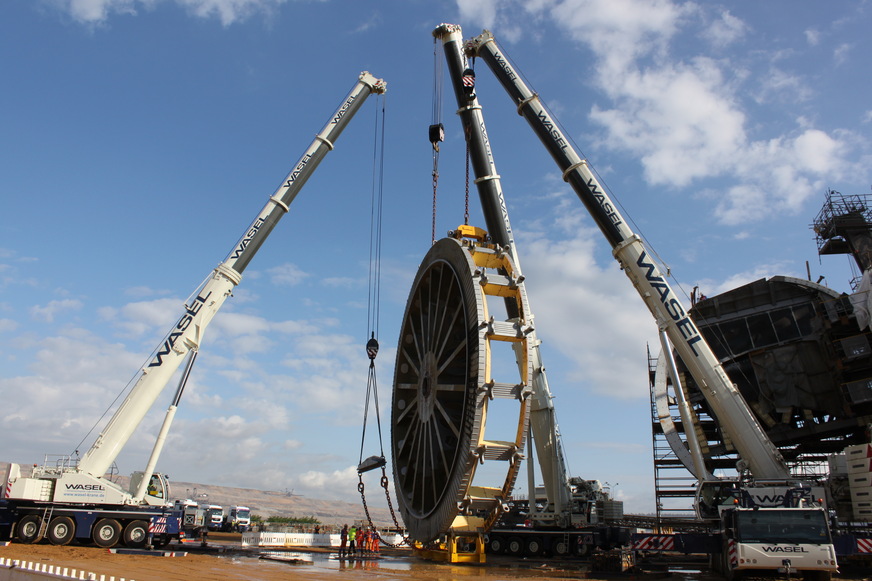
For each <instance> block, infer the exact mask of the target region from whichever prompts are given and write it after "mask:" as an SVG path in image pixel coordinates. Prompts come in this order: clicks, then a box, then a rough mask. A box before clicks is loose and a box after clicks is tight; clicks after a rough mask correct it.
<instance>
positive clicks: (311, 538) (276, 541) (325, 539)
mask: <svg viewBox="0 0 872 581" xmlns="http://www.w3.org/2000/svg"><path fill="white" fill-rule="evenodd" d="M402 542H403V536H402V535H383V536H382V541H381V543H382V546H384V545H385V544H388V543H389V544H392V545H397V544H399V543H402ZM339 543H340V541H339V534H338V533H334V534H323V533H322V534H317V535H316V534H315V533H271V532H258V533H252V532H249V533H242V546H243V547H325V548H339Z"/></svg>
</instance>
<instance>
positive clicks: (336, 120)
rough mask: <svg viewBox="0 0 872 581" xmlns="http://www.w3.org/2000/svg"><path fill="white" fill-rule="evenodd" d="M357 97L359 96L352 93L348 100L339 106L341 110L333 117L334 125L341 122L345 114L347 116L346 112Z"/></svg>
mask: <svg viewBox="0 0 872 581" xmlns="http://www.w3.org/2000/svg"><path fill="white" fill-rule="evenodd" d="M356 99H357V97H356V96H354V95H352V96H351V97H349V98H348V100H347V101H345V103H343V104H342V107H340V108H339V111H337V112H336V115H335V116H334V117H333V121H331V123H333V125H336V124H337V123H339V120H340V119H342V117H343V116H345V113H346V112H348V108H349V107H351V104H352V103H354V101H355V100H356Z"/></svg>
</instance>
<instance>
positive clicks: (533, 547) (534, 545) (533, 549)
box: [524, 537, 544, 557]
mask: <svg viewBox="0 0 872 581" xmlns="http://www.w3.org/2000/svg"><path fill="white" fill-rule="evenodd" d="M543 548H544V547H543V545H542V539H541V538H540V537H533V538H531V539H527V547H526V549H525V550H524V553H525V554H526V555H527V556H528V557H536V556H538V555H541V554H542V549H543Z"/></svg>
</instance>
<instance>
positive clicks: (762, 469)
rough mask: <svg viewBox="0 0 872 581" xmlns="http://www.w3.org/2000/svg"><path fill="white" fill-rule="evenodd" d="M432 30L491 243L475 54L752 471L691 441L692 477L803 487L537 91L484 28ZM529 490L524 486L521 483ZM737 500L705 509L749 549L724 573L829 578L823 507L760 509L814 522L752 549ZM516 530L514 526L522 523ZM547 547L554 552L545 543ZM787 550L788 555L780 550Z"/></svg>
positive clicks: (553, 470) (542, 431)
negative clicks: (472, 32)
mask: <svg viewBox="0 0 872 581" xmlns="http://www.w3.org/2000/svg"><path fill="white" fill-rule="evenodd" d="M434 35H435V36H436V37H437V38H438V39H441V40H442V43H443V47H444V49H445V54H446V59H447V62H448V69H449V76H450V78H451V81H452V84H453V85H454V92H455V96H456V98H457V102H458V115H459V116H460V118H461V121H462V124H463V126H464V129H465V135H466V138H467V142H468V144H469V147H470V155H471V159H472V161H473V168H474V170H475V173H476V179H475V183H476V186H477V187H478V188H479V193H480V197H481V199H482V203H483V206H485V205H486V204H487V203H486V202H485V200H491V202H490V203H489V205H490V206H491V207H484V208H483V209H484V214H485V219H486V221H488V232H489V233H490V235H491V236H492V237H493V239H494V241H495V242H497V243H498V244H499V245H501V246H504V247H508V248H510V249H512V252H513V253H514V241H513V239H512V234H511V229H510V228H509V227H508V221H507V212H506V209H505V208H506V205H505V201H504V199H503V195H502V191H501V190H500V182H499V174H497V172H496V168H495V166H494V163H493V154H492V151H491V148H490V142H489V140H488V137H487V132H486V129H485V125H484V120H483V117H482V113H481V105H480V103H479V101H478V96H477V95H476V90H475V73H474V71H473V70H472V69H471V68H470V66H469V63H468V61H467V58H468V57H469V58H475V57H478V58H481V59H482V60H483V61H484V62H485V64H486V65H487V66H488V67H489V68H490V69H491V71H492V72H493V74H494V75H495V76H496V77H497V79H498V81H499V82H500V84H501V85H502V86H503V88H504V89H505V90H506V92H507V93H508V94H509V96H510V97H511V99H512V102H513V104H514V106H515V107H516V108H517V111H518V113H519V115H522V116H523V117H524V118H525V119H526V120H527V121H528V123H529V124H530V126H531V128H532V129H533V131H534V133H535V134H536V136H537V137H538V138H539V139H540V140H541V142H542V143H543V145H544V146H545V148H546V149H547V150H548V152H549V153H550V154H551V156H552V158H553V159H554V160H555V162H556V163H557V165H558V167H559V168H560V171H561V172H562V175H563V179H564V181H566V182H568V183H569V184H570V186H571V187H572V188H573V190H574V191H575V193H576V194H577V195H578V197H579V199H580V200H581V201H582V203H583V204H584V205H585V207H586V208H587V210H588V212H589V213H590V215H591V216H592V218H593V219H594V221H595V222H596V224H597V226H598V227H599V229H600V230H601V232H602V233H603V235H604V236H605V237H606V239H607V240H608V242H609V244H610V245H611V247H612V249H613V255H614V257H615V259H616V260H617V261H618V262H619V264H620V266H621V269H622V270H623V271H624V273H626V275H627V276H628V277H629V279H630V281H631V282H632V284H633V286H634V287H635V288H636V290H637V291H638V293H639V295H640V296H641V298H642V300H643V301H644V303H645V305H646V306H647V307H648V309H649V310H650V312H651V314H652V316H653V317H654V319H655V321H656V324H657V327H658V329H659V332H660V338H661V342H662V345H663V348H664V351H666V352H669V353H671V351H672V349H671V348H670V345H671V346H672V347H674V349H675V351H676V352H677V353H678V354H679V356H680V357H681V359H682V361H683V362H684V363H685V365H686V366H687V368H688V370H689V371H690V373H691V374H692V375H693V377H694V378H695V379H696V381H697V382H698V383H699V384H700V385H703V386H705V388H706V389H705V390H703V392H704V393H705V396H706V400H707V402H708V404H709V406H710V407H711V409H712V410H713V412H714V414H715V415H716V417H717V419H718V421H719V423H720V424H721V425H722V427H723V429H724V430H725V431H726V432H728V433H729V435H730V438H731V440H732V441H733V444H734V445H735V448H736V450H738V452H739V455H740V457H741V462H742V466H741V467H740V468H741V469H740V472H742V471H745V472H748V473H750V475H752V477H753V478H752V480H750V481H745V482H741V483H739V482H731V483H724V482H721V481H718V480H717V479H714V477H713V476H712V475H711V474H710V473H709V472H707V471H706V470H705V466H704V464H703V463H702V459H701V456H699V455H698V452H699V451H698V450H696V451H694V450H693V449H691V452H692V453H693V454H694V455H695V457H698V463H697V472H696V476H697V478H698V479H699V481H700V482H701V484H702V485H703V488H705V486H706V485H708V483H709V482H713V483H714V484H715V485H717V486H721V487H722V486H724V485H726V486H729V487H732V488H735V489H736V490H738V491H740V492H741V491H744V493H743V494H742V495H741V499H742V500H747V498H750V497H751V496H752V494H751V492H750V491H751V490H753V489H754V488H755V486H756V485H757V484H761V485H765V486H767V487H769V488H773V487H775V488H776V489H777V490H780V491H781V492H780V493H779V494H780V496H781V498H782V499H783V498H790V497H791V496H790V495H791V492H790V491H792V490H795V489H797V488H799V489H802V488H806V489H807V488H808V486H809V484H808V483H807V482H803V481H802V479H799V478H795V477H793V476H792V475H791V473H790V470H789V469H788V467H787V465H786V464H785V462H784V460H783V458H782V456H781V453H780V451H779V450H778V448H777V447H776V446H775V445H773V444H772V442H771V440H770V439H769V437H768V436H767V435H766V432H765V431H764V430H763V428H762V426H761V425H760V423H759V422H758V421H757V418H756V417H755V416H754V414H753V413H752V411H751V410H750V408H749V407H748V405H747V403H746V402H745V401H744V399H743V397H742V395H741V393H739V391H738V389H737V388H736V386H735V385H734V384H733V382H732V381H731V380H730V378H729V377H728V376H727V374H726V373H725V371H724V369H723V367H722V366H721V364H720V362H719V361H718V359H717V358H716V357H715V355H714V354H713V353H712V350H711V348H710V347H709V345H708V344H707V343H706V341H705V339H704V338H703V336H702V334H701V333H700V332H699V330H698V329H697V327H696V325H695V324H694V322H693V320H692V319H691V318H690V316H689V315H688V314H687V312H686V310H685V308H684V307H683V306H682V303H681V301H680V299H679V298H678V296H677V295H676V294H675V293H674V291H673V290H672V288H671V287H670V285H669V283H668V282H667V279H666V276H664V274H663V273H662V272H661V271H660V269H659V268H658V266H657V264H656V261H655V260H654V259H653V258H652V256H651V255H650V253H649V252H648V250H647V249H646V248H645V246H644V244H643V243H642V240H641V238H640V237H639V236H638V235H637V234H636V233H635V232H633V231H632V229H630V227H629V225H628V224H627V222H626V220H625V219H624V217H623V216H622V215H621V213H620V212H619V210H618V207H617V206H616V205H615V204H614V202H612V200H611V199H610V197H609V195H608V194H607V193H606V191H605V190H604V189H603V188H602V186H601V185H600V184H599V182H598V181H597V179H596V177H595V176H594V174H593V172H592V171H591V169H590V168H589V167H588V164H587V162H586V161H585V160H583V159H581V157H580V156H579V155H578V153H577V152H576V150H575V148H574V147H573V144H572V140H571V139H569V138H568V137H566V136H565V135H564V134H563V132H562V130H561V128H560V125H559V123H558V121H557V120H556V119H555V117H554V116H553V114H552V113H551V112H550V111H548V110H547V109H546V107H545V106H544V104H543V103H542V101H541V100H540V99H539V96H538V95H537V94H536V93H534V92H533V91H532V90H531V89H530V88H529V87H528V86H527V84H526V83H525V82H524V80H523V76H522V75H521V74H520V73H519V72H518V71H517V70H516V69H515V67H514V65H513V64H512V62H511V61H510V59H509V58H508V57H507V56H506V54H505V53H504V52H503V51H502V49H501V48H500V47H499V46H498V45H497V43H496V41H495V39H494V37H493V35H492V34H491V33H490V32H488V31H484V32H483V33H482V34H481V35H479V36H477V37H475V38H473V39H470V40H468V41H464V40H463V38H462V32H461V29H460V27H459V26H457V25H453V24H442V25H440V26H439V27H437V28H436V30H435V31H434ZM431 133H432V128H431ZM537 358H538V357H537ZM537 365H538V366H539V367H540V369H539V370H541V360H539V361H538V362H534V369H536V366H537ZM537 371H538V370H537ZM538 375H539V381H538V382H536V379H535V378H534V390H533V398H534V399H533V407H532V411H531V420H530V427H531V432H532V434H533V441H534V442H535V443H537V447H536V450H537V451H538V457H539V462H540V465H541V468H542V470H541V471H542V478H543V480H544V481H545V483H546V486H545V489H546V492H547V494H548V498H547V502H546V503H544V506H546V507H547V511H548V513H549V514H550V515H551V522H552V523H553V524H554V525H555V526H556V527H559V528H561V529H563V530H571V529H572V528H573V526H572V524H571V523H570V522H567V519H566V515H567V514H569V515H570V516H571V512H572V511H571V509H569V508H564V509H562V508H561V507H569V506H571V504H570V502H569V499H571V488H570V485H569V480H568V478H567V473H566V470H565V467H564V462H563V460H562V446H561V445H560V438H559V433H558V431H557V429H556V424H555V423H554V422H553V420H552V419H551V418H549V416H552V415H553V414H551V413H549V409H550V408H551V402H550V400H551V397H550V392H548V391H547V383H546V382H545V381H544V374H542V373H539V374H538ZM673 385H676V386H677V388H676V391H677V392H681V387H680V384H679V383H678V377H677V374H674V377H673ZM683 411H686V408H683ZM537 416H539V417H538V418H537ZM691 446H692V443H691ZM533 489H534V488H533V487H532V486H531V487H530V490H533ZM756 507H757V508H756V510H758V512H759V510H763V508H761V507H760V505H759V504H758V505H756ZM745 508H748V509H749V510H754V506H752V505H748V506H746V505H739V506H736V508H731V509H729V510H728V511H726V512H723V511H722V512H721V513H720V514H719V515H717V516H716V517H715V518H722V519H723V520H721V521H719V526H718V527H717V533H716V538H717V539H718V541H719V543H718V544H719V547H718V548H719V549H721V550H722V551H723V553H724V554H732V552H733V551H734V550H735V551H738V552H740V553H741V552H747V553H748V554H749V555H750V554H751V553H754V555H755V556H754V557H752V558H750V559H744V560H741V559H740V560H734V559H731V558H730V559H721V560H719V562H718V563H716V564H723V566H724V573H726V574H727V575H728V576H732V575H734V574H736V573H737V572H739V573H741V572H742V571H745V570H751V569H753V570H757V571H769V572H772V571H785V570H788V571H795V572H802V573H804V574H806V575H807V576H811V577H821V578H829V577H830V576H831V575H832V573H833V572H835V571H836V570H837V563H836V558H835V550H834V548H833V543H832V538H831V536H830V532H829V528H828V526H827V523H826V519H823V522H821V520H822V519H821V516H822V515H823V514H825V511H824V509H822V508H821V507H820V506H809V505H808V504H806V503H804V502H798V503H791V502H787V503H784V502H782V503H781V505H780V506H779V507H778V508H777V509H776V508H772V509H769V508H766V511H767V512H766V513H765V514H766V515H768V516H767V520H768V521H772V522H780V523H781V524H783V525H784V526H786V527H788V528H792V527H795V526H798V525H797V523H799V522H803V523H805V522H808V523H814V526H815V534H814V535H807V536H803V535H799V534H794V535H788V536H783V537H779V538H778V539H772V538H770V539H769V540H772V541H773V544H772V545H766V546H771V547H776V546H777V547H778V548H777V549H773V550H771V551H770V550H766V549H761V548H760V543H759V542H758V541H760V540H761V539H760V537H758V536H753V535H751V534H745V529H746V528H753V526H754V525H756V524H757V523H756V522H752V519H749V518H747V517H746V516H740V515H745V512H744V509H745ZM721 515H729V516H721ZM518 532H519V534H520V533H521V532H522V531H518ZM545 538H546V537H545V536H543V535H541V534H538V533H536V532H535V531H531V532H530V533H529V534H528V539H530V540H529V541H526V542H528V543H531V544H532V546H535V547H538V546H540V545H541V544H542V543H541V542H540V541H541V540H544V539H545ZM775 541H777V542H775ZM528 546H531V545H530V544H528ZM555 546H560V545H555ZM528 552H529V550H528ZM552 552H559V551H557V550H552ZM788 553H789V555H788V556H785V555H786V554H788Z"/></svg>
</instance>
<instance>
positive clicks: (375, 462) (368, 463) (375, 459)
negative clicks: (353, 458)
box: [357, 456, 388, 474]
mask: <svg viewBox="0 0 872 581" xmlns="http://www.w3.org/2000/svg"><path fill="white" fill-rule="evenodd" d="M387 463H388V461H387V460H385V457H384V456H370V457H369V458H367V459H366V460H364V461H363V462H361V463H360V464H358V465H357V473H358V474H363V473H364V472H369V471H370V470H375V469H376V468H381V467H382V466H384V465H386V464H387Z"/></svg>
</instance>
